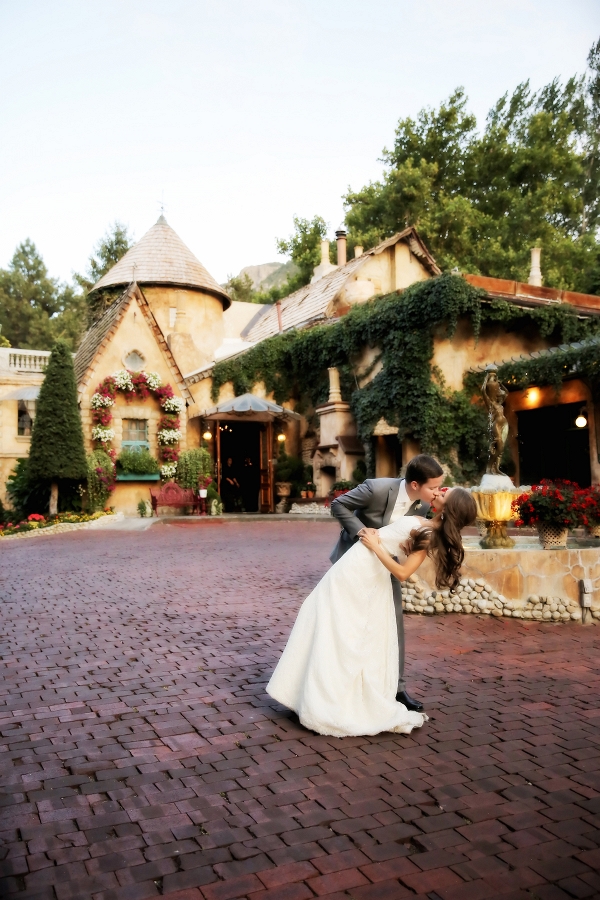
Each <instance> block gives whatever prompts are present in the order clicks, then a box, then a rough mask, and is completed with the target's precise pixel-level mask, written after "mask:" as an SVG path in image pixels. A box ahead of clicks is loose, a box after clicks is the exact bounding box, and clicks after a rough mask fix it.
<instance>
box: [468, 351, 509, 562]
mask: <svg viewBox="0 0 600 900" xmlns="http://www.w3.org/2000/svg"><path fill="white" fill-rule="evenodd" d="M481 394H482V397H483V401H484V403H485V405H486V407H487V411H488V421H489V433H490V447H489V453H488V462H487V467H486V471H485V475H484V476H483V478H482V479H481V484H479V485H478V486H477V487H475V488H472V489H471V493H472V494H473V499H474V500H475V503H476V504H477V517H478V518H479V519H480V520H481V521H483V522H485V524H486V527H487V533H486V534H485V536H484V537H483V538H482V539H481V542H480V543H481V546H482V547H483V548H484V549H485V550H491V549H499V548H504V549H507V550H509V549H511V548H512V547H514V546H515V542H514V540H513V539H512V538H511V537H509V535H508V532H507V527H508V523H509V522H510V520H511V519H513V518H514V514H513V511H512V503H513V500H514V499H515V497H516V496H518V494H519V493H520V491H519V490H518V489H517V488H515V486H514V484H513V483H512V481H511V480H510V478H509V477H508V475H505V474H504V473H503V472H501V471H500V460H501V459H502V454H503V452H504V447H505V446H506V439H507V437H508V421H507V419H506V416H505V414H504V401H505V400H506V397H507V394H508V391H507V390H506V388H505V387H504V385H503V384H501V383H500V381H499V380H498V369H497V367H496V366H492V365H491V366H488V367H487V369H486V373H485V378H484V380H483V384H482V386H481Z"/></svg>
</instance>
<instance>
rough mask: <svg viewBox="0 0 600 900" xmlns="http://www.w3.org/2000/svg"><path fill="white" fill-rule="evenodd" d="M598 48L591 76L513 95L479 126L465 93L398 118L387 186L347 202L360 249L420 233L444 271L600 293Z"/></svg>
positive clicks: (386, 157) (523, 87)
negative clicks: (531, 276)
mask: <svg viewBox="0 0 600 900" xmlns="http://www.w3.org/2000/svg"><path fill="white" fill-rule="evenodd" d="M599 150H600V40H599V41H598V42H597V43H596V44H595V45H594V46H593V47H592V49H591V51H590V54H589V57H588V72H587V74H586V75H585V76H583V77H580V78H578V77H574V78H571V79H570V80H569V81H567V82H566V84H561V83H560V82H559V81H558V79H555V80H554V81H552V82H551V83H550V84H549V85H546V87H544V88H542V89H541V90H539V91H532V90H531V88H530V85H529V82H525V83H523V84H520V85H518V86H517V88H516V89H515V90H514V91H513V93H512V94H510V95H509V94H505V95H504V96H503V97H501V98H500V99H499V100H498V102H497V103H496V104H495V106H494V107H493V108H492V109H491V110H490V112H489V114H488V117H487V121H486V123H485V127H484V128H483V130H482V131H481V132H479V131H478V128H477V120H476V118H475V116H474V115H473V114H472V113H470V112H469V110H468V101H467V97H466V95H465V93H464V91H463V89H462V88H457V89H456V90H455V91H454V93H453V94H452V95H451V96H450V97H449V99H448V100H447V101H445V102H444V103H442V104H441V105H440V107H439V109H438V110H433V109H424V110H421V112H420V113H419V114H418V116H417V117H416V119H412V118H406V119H401V120H400V121H399V122H398V126H397V128H396V134H395V141H394V145H393V147H392V149H391V150H387V149H386V150H384V151H383V160H382V161H383V162H384V164H385V172H384V176H383V178H382V180H381V181H377V182H374V183H370V184H368V185H366V186H365V187H363V188H362V189H361V190H358V191H352V190H349V191H348V193H347V194H346V196H345V198H344V200H345V204H346V208H347V215H346V221H347V224H348V226H349V230H350V231H351V234H352V238H353V241H354V242H355V243H362V244H363V245H364V246H365V247H372V246H374V245H375V244H376V243H378V242H379V241H381V240H383V239H385V238H386V237H389V236H390V235H392V234H394V233H395V232H397V231H399V230H402V229H403V228H405V227H406V226H408V225H414V226H415V227H416V228H418V230H419V233H420V234H421V236H422V237H423V238H424V240H425V241H426V243H427V244H428V245H429V247H430V249H431V251H432V253H433V254H434V256H435V257H436V259H437V261H438V263H439V264H440V266H441V267H442V268H443V269H446V270H448V269H452V268H455V267H458V268H459V269H462V270H464V271H467V272H472V273H479V274H483V275H491V276H495V277H499V278H514V279H517V280H520V281H527V277H528V273H529V264H530V249H531V247H534V246H539V247H542V251H543V252H542V271H543V274H544V283H545V284H547V285H549V286H552V287H558V288H566V289H571V290H579V291H584V292H596V291H598V290H599V289H600V245H599V242H598V226H599V224H600V160H599Z"/></svg>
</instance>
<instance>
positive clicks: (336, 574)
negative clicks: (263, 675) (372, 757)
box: [267, 488, 476, 737]
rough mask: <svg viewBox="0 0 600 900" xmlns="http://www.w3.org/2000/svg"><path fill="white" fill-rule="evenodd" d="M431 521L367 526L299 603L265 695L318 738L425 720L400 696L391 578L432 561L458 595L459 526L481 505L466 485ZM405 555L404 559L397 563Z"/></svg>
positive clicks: (404, 728) (440, 581) (401, 727)
mask: <svg viewBox="0 0 600 900" xmlns="http://www.w3.org/2000/svg"><path fill="white" fill-rule="evenodd" d="M435 507H436V515H435V517H434V518H433V519H432V520H430V521H427V520H425V519H420V518H418V517H417V516H403V517H401V518H399V519H398V520H397V521H396V522H394V523H393V524H392V525H385V526H384V527H383V528H379V529H375V528H366V529H363V531H362V532H361V537H360V543H357V544H355V545H354V546H353V547H352V548H351V549H350V550H349V551H348V552H347V553H346V554H345V555H344V556H342V558H341V559H339V560H338V562H336V563H335V565H333V566H332V567H331V569H329V571H328V572H327V573H326V574H325V575H324V576H323V578H322V579H321V581H320V582H319V584H318V585H317V586H316V588H315V589H314V590H313V591H312V593H311V594H309V596H308V597H307V598H306V600H305V601H304V603H303V604H302V606H301V608H300V611H299V613H298V617H297V619H296V622H295V624H294V627H293V628H292V632H291V634H290V636H289V639H288V642H287V645H286V647H285V649H284V651H283V654H282V656H281V658H280V660H279V662H278V664H277V667H276V669H275V671H274V672H273V675H272V677H271V680H270V681H269V683H268V685H267V693H268V694H270V696H271V697H273V699H274V700H277V701H278V702H279V703H282V704H283V705H284V706H287V707H288V708H289V709H293V710H294V711H295V712H296V713H297V714H298V717H299V719H300V721H301V723H302V724H303V725H304V726H305V727H306V728H309V729H311V730H312V731H316V732H318V733H319V734H327V735H335V736H336V737H343V736H345V735H367V734H379V733H380V732H382V731H396V732H400V733H402V734H408V733H409V732H410V731H412V729H413V728H419V727H420V726H421V725H422V724H423V722H425V720H426V719H427V716H426V715H424V714H423V713H418V712H411V711H409V710H407V709H406V707H405V706H403V705H402V704H401V703H398V702H397V701H396V699H395V694H396V687H397V680H398V639H397V631H396V618H395V614H394V603H393V598H392V584H391V580H390V576H389V573H390V572H391V573H392V575H394V576H395V577H396V578H398V579H399V580H400V581H405V580H406V579H407V578H408V577H409V576H410V575H412V574H413V572H416V570H417V569H418V568H419V566H420V565H421V563H422V562H423V561H424V559H425V558H426V556H430V557H431V558H432V560H433V563H434V567H435V575H436V579H435V580H436V586H437V587H438V588H442V589H443V588H450V590H453V589H454V588H455V587H456V585H457V584H458V580H459V570H460V566H461V564H462V561H463V558H464V550H463V546H462V541H461V537H460V532H461V529H462V528H464V527H465V526H467V525H470V524H472V523H473V521H474V520H475V515H476V507H475V502H474V500H473V498H472V496H471V494H470V493H469V492H468V491H466V490H465V489H464V488H450V489H448V490H447V491H445V493H440V494H439V496H438V497H437V499H436V501H435ZM395 556H399V557H400V558H401V560H402V561H396V560H395V559H394V557H395Z"/></svg>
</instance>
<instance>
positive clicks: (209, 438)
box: [202, 428, 212, 441]
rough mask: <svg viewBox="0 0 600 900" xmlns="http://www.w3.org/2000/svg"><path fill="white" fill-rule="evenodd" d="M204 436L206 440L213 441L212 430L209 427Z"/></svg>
mask: <svg viewBox="0 0 600 900" xmlns="http://www.w3.org/2000/svg"><path fill="white" fill-rule="evenodd" d="M202 437H203V439H204V440H205V441H212V431H210V429H208V428H207V429H206V431H205V432H204V434H203V435H202Z"/></svg>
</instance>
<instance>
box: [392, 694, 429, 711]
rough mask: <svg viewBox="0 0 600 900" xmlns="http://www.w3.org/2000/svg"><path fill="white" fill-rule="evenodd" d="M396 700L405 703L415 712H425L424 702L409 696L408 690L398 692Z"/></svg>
mask: <svg viewBox="0 0 600 900" xmlns="http://www.w3.org/2000/svg"><path fill="white" fill-rule="evenodd" d="M396 700H397V701H398V703H403V704H404V706H405V707H406V708H407V709H411V710H413V712H423V704H422V703H420V702H419V701H418V700H413V698H412V697H409V696H408V694H407V693H406V691H400V693H399V694H396Z"/></svg>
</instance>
